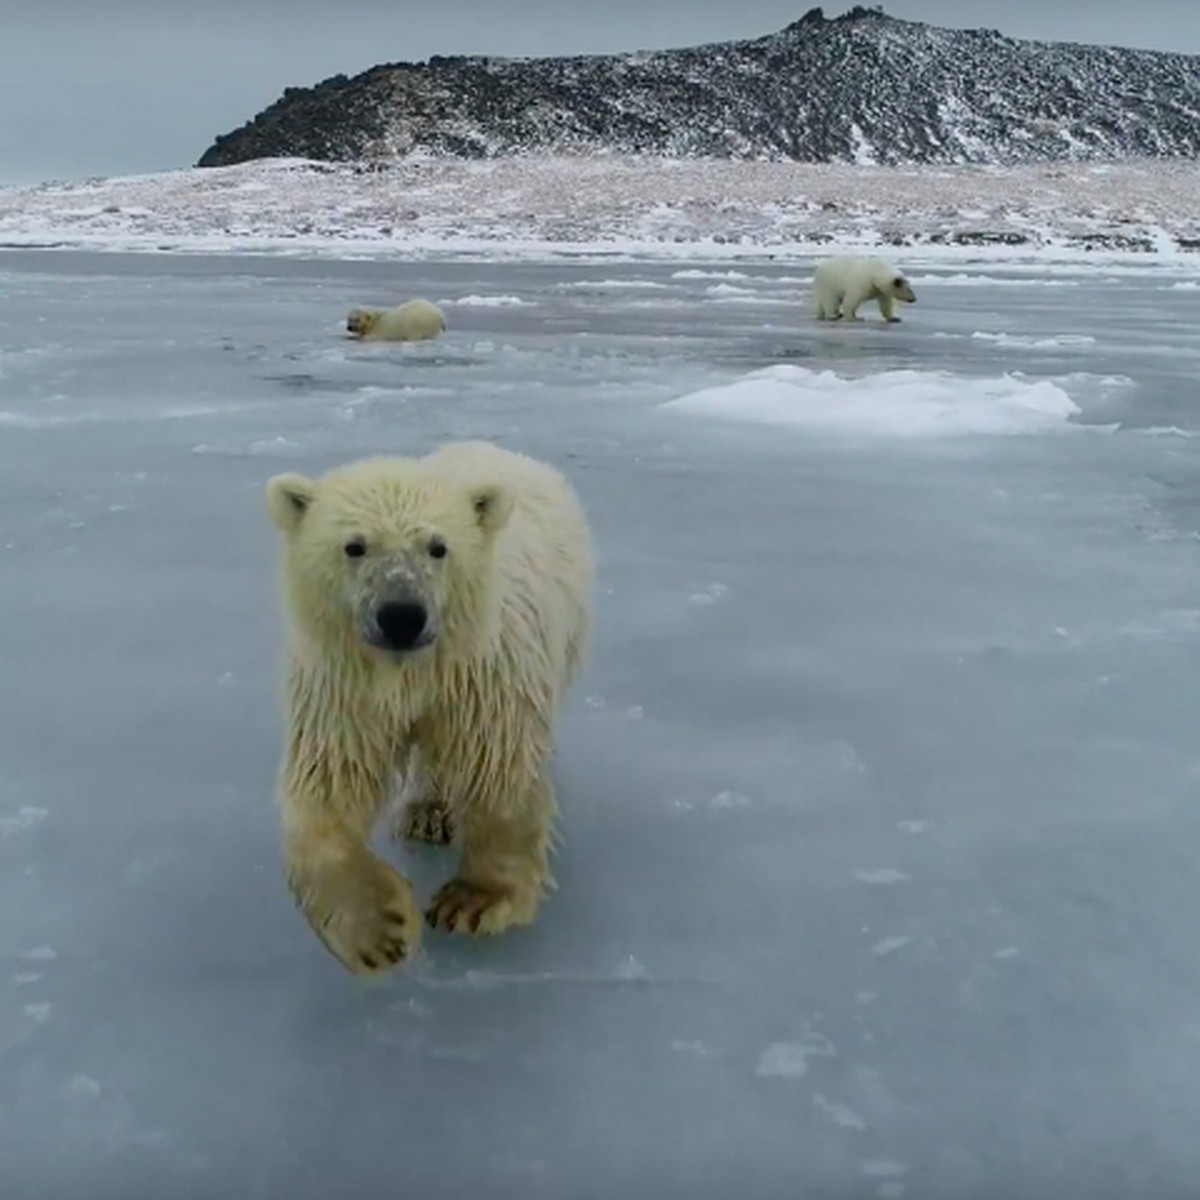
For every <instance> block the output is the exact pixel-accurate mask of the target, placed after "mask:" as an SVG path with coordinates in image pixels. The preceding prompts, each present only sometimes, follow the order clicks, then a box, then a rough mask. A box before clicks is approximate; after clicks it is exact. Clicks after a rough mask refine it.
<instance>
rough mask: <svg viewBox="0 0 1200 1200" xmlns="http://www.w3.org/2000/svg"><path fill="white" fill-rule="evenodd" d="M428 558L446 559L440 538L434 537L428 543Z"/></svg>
mask: <svg viewBox="0 0 1200 1200" xmlns="http://www.w3.org/2000/svg"><path fill="white" fill-rule="evenodd" d="M429 557H430V558H445V557H446V543H445V542H443V541H442V539H441V538H436V537H435V538H434V539H433V540H432V541H431V542H430V543H429Z"/></svg>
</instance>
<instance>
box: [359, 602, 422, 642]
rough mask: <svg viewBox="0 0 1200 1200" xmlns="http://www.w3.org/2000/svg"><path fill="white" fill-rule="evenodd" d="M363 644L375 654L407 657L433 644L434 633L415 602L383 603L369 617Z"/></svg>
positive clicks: (419, 605)
mask: <svg viewBox="0 0 1200 1200" xmlns="http://www.w3.org/2000/svg"><path fill="white" fill-rule="evenodd" d="M366 633H367V641H368V642H369V643H370V644H371V645H372V646H374V647H375V648H376V649H379V650H387V651H389V652H391V653H393V654H408V653H411V652H412V651H414V650H423V649H424V648H425V647H426V646H430V645H432V644H433V642H434V640H435V639H436V637H437V630H436V629H435V628H434V626H433V623H432V622H431V621H430V619H429V610H428V609H427V608H426V607H425V605H424V604H423V603H422V602H421V601H420V600H418V599H416V598H412V599H408V598H406V599H402V600H387V601H385V602H384V603H383V604H381V605H379V607H378V608H376V609H375V611H374V612H373V613H372V614H371V620H370V625H369V628H368V629H367V631H366Z"/></svg>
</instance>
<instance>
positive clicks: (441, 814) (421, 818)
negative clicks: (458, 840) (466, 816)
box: [396, 797, 454, 846]
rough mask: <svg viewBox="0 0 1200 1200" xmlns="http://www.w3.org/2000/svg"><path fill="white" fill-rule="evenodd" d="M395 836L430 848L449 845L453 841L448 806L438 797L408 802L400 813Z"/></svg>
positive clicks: (451, 816) (452, 827) (452, 829)
mask: <svg viewBox="0 0 1200 1200" xmlns="http://www.w3.org/2000/svg"><path fill="white" fill-rule="evenodd" d="M396 836H397V837H402V838H406V839H408V841H410V842H428V843H429V845H431V846H448V845H450V843H451V842H452V841H454V817H453V815H452V814H451V812H450V807H449V805H447V804H446V802H445V801H444V800H442V799H441V798H440V797H435V798H433V799H432V800H410V801H409V802H408V803H407V804H406V805H405V806H404V808H403V809H402V810H401V812H400V820H399V822H398V823H397V826H396Z"/></svg>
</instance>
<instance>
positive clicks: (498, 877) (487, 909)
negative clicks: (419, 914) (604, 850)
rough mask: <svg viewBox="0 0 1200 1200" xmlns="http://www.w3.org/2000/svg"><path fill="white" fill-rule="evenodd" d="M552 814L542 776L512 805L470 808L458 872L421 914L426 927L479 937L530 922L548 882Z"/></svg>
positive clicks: (464, 819) (549, 793)
mask: <svg viewBox="0 0 1200 1200" xmlns="http://www.w3.org/2000/svg"><path fill="white" fill-rule="evenodd" d="M555 811H556V806H555V802H554V793H553V790H552V788H551V786H550V784H549V782H548V780H546V779H545V778H539V779H538V780H537V782H536V783H535V784H534V785H533V787H532V788H530V790H529V794H528V795H525V796H523V797H521V798H520V799H519V801H518V803H516V804H512V805H504V806H483V805H471V806H470V807H469V808H468V809H467V810H466V811H465V812H464V813H463V814H462V818H461V830H462V841H463V853H462V861H461V862H460V863H459V868H458V874H457V875H456V877H455V878H454V879H452V880H450V882H449V883H447V884H445V885H444V886H443V887H442V888H441V889H440V890H439V891H438V893H437V894H436V895H435V896H434V898H433V902H432V904H431V905H430V906H429V908H428V909H427V910H426V913H425V919H426V920H427V921H428V923H429V924H430V925H431V926H433V927H434V928H441V929H445V930H447V931H448V932H450V933H465V934H474V935H478V936H484V935H488V934H497V933H503V932H504V930H506V929H509V928H511V927H512V926H514V925H530V924H532V923H533V919H534V917H535V916H536V915H537V910H538V906H539V905H540V904H541V901H542V897H543V896H544V895H545V892H546V889H547V887H548V886H549V884H550V870H549V852H550V840H551V830H552V825H553V820H554V813H555Z"/></svg>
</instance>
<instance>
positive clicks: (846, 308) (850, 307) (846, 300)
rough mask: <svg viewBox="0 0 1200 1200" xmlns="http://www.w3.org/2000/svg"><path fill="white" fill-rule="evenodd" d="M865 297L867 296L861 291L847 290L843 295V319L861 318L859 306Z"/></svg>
mask: <svg viewBox="0 0 1200 1200" xmlns="http://www.w3.org/2000/svg"><path fill="white" fill-rule="evenodd" d="M864 299H865V297H864V296H863V295H862V293H861V292H847V293H846V294H845V295H844V296H843V297H842V320H843V321H857V320H859V319H860V318H859V315H858V306H859V305H860V304H861V303H862V302H863V300H864Z"/></svg>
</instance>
